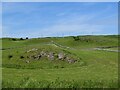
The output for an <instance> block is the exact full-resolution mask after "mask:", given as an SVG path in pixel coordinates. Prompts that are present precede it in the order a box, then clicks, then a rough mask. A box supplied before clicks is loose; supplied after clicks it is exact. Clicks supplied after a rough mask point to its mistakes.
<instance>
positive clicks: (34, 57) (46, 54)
mask: <svg viewBox="0 0 120 90" xmlns="http://www.w3.org/2000/svg"><path fill="white" fill-rule="evenodd" d="M37 50H38V49H35V48H34V49H31V50H29V51H27V53H29V52H31V51H37ZM42 57H46V58H48V60H51V61H53V60H55V59H56V60H61V61H67V62H68V63H75V62H76V61H77V60H75V59H74V58H71V57H69V56H67V55H65V53H63V52H60V53H54V52H52V51H50V52H47V51H41V52H40V53H39V54H36V55H31V56H27V58H30V59H32V60H42V59H41V58H42ZM26 63H29V62H26Z"/></svg>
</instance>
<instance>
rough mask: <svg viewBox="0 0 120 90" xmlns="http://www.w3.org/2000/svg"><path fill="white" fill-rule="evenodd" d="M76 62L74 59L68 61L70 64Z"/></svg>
mask: <svg viewBox="0 0 120 90" xmlns="http://www.w3.org/2000/svg"><path fill="white" fill-rule="evenodd" d="M75 61H76V60H74V59H69V60H68V62H69V63H75Z"/></svg>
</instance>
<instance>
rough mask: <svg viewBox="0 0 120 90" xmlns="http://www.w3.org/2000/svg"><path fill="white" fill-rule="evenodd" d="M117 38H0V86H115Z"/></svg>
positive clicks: (113, 36) (116, 84)
mask: <svg viewBox="0 0 120 90" xmlns="http://www.w3.org/2000/svg"><path fill="white" fill-rule="evenodd" d="M118 37H119V36H117V35H107V36H106V35H104V36H103V35H100V36H89V35H88V36H78V37H74V36H69V37H47V38H32V39H27V40H20V39H19V38H2V49H1V50H2V72H3V77H2V78H3V79H2V85H3V87H17V88H21V87H22V88H26V87H27V88H35V87H36V88H37V87H38V88H39V87H41V88H61V87H63V88H82V87H84V88H87V87H88V88H91V87H100V88H106V87H107V88H109V87H112V88H115V87H117V86H118V53H119V52H117V51H118V48H119V46H118ZM75 38H77V39H75ZM96 48H100V50H97V49H96ZM102 48H107V49H108V50H103V49H102ZM110 50H111V51H110Z"/></svg>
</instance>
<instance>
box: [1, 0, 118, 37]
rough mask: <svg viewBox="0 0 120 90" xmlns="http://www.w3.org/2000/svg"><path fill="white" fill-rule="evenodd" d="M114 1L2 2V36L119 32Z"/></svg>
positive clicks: (116, 6)
mask: <svg viewBox="0 0 120 90" xmlns="http://www.w3.org/2000/svg"><path fill="white" fill-rule="evenodd" d="M117 21H118V3H117V2H111V3H110V2H109V3H107V2H104V3H101V2H95V3H94V2H89V3H87V2H75V3H72V2H36V3H35V2H19V3H17V2H4V3H2V32H3V34H2V37H6V36H7V37H26V36H28V37H30V38H33V37H41V36H42V37H43V36H44V37H45V36H46V37H48V36H51V37H52V36H67V35H87V34H94V35H100V34H102V35H103V34H118V22H117Z"/></svg>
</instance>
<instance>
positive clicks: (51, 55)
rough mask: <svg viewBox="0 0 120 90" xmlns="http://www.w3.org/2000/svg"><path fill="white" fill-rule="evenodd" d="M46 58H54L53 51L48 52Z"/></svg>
mask: <svg viewBox="0 0 120 90" xmlns="http://www.w3.org/2000/svg"><path fill="white" fill-rule="evenodd" d="M48 58H49V59H50V60H54V53H53V52H50V53H49V54H48Z"/></svg>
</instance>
